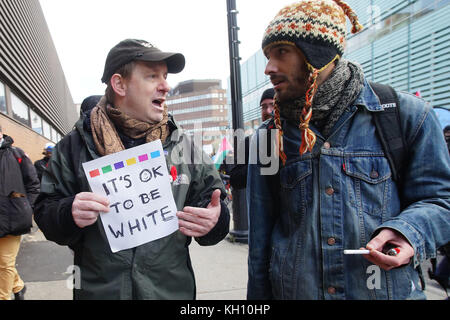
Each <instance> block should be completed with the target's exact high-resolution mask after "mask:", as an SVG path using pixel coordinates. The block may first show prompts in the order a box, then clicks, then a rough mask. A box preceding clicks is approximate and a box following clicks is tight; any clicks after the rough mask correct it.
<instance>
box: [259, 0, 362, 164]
mask: <svg viewBox="0 0 450 320" xmlns="http://www.w3.org/2000/svg"><path fill="white" fill-rule="evenodd" d="M346 16H347V17H348V18H349V20H350V21H351V23H352V26H353V27H352V30H351V31H352V33H356V32H359V31H360V30H362V29H363V26H362V25H361V24H360V23H359V22H358V18H357V16H356V14H355V13H354V11H353V10H352V9H351V8H350V6H349V5H348V4H346V3H345V2H344V1H341V0H300V1H298V2H296V3H293V4H291V5H288V6H286V7H284V8H283V9H281V10H280V12H279V13H278V14H277V15H276V16H275V18H274V19H273V20H272V21H271V22H270V23H269V26H268V27H267V28H266V31H265V33H264V37H263V41H262V49H263V51H264V52H266V50H267V49H268V48H269V47H270V46H273V45H276V44H281V43H285V44H290V45H294V46H296V47H297V48H299V49H300V50H301V51H302V53H303V55H304V56H305V59H306V61H305V63H306V65H307V66H308V69H309V71H310V74H309V77H308V87H307V91H306V100H305V105H304V107H303V110H302V113H301V117H300V124H299V129H300V130H301V132H302V137H303V139H302V144H301V146H300V154H304V153H306V152H307V151H311V150H312V148H313V146H314V144H315V141H316V136H315V134H314V133H313V132H312V130H311V129H309V121H310V119H311V115H312V101H313V98H314V94H315V92H316V91H317V83H316V82H317V76H318V75H319V73H320V72H321V71H323V70H324V69H325V68H327V67H328V66H329V65H330V64H331V63H333V62H334V61H335V60H336V59H340V58H341V57H342V55H343V54H344V49H345V38H346V30H347V28H346V18H345V17H346ZM275 102H277V101H276V99H275ZM279 113H280V112H279V108H278V105H277V103H276V104H275V124H276V126H277V129H279V132H280V136H279V140H278V143H279V152H280V157H281V159H282V160H283V162H285V160H286V159H285V155H284V152H283V146H282V134H283V131H282V130H281V121H280V119H279Z"/></svg>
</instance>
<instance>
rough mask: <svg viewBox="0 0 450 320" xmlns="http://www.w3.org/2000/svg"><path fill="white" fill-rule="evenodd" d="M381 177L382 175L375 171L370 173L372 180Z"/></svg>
mask: <svg viewBox="0 0 450 320" xmlns="http://www.w3.org/2000/svg"><path fill="white" fill-rule="evenodd" d="M379 176H380V174H379V173H378V172H377V171H375V170H372V172H371V173H370V177H371V178H372V179H376V178H378V177H379Z"/></svg>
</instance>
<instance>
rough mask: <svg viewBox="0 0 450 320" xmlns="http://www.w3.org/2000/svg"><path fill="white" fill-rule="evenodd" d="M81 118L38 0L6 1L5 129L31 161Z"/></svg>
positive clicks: (0, 4)
mask: <svg viewBox="0 0 450 320" xmlns="http://www.w3.org/2000/svg"><path fill="white" fill-rule="evenodd" d="M77 118H78V114H77V112H76V108H75V105H74V103H73V100H72V96H71V94H70V91H69V88H68V86H67V82H66V80H65V77H64V73H63V70H62V67H61V64H60V63H59V59H58V56H57V53H56V49H55V47H54V44H53V41H52V38H51V36H50V32H49V30H48V27H47V23H46V21H45V18H44V14H43V12H42V9H41V7H40V4H39V1H37V0H14V1H12V0H10V1H0V125H1V126H2V128H3V132H4V133H5V134H7V135H10V136H12V137H13V139H14V140H15V143H14V145H15V146H18V147H20V148H22V149H24V150H25V152H26V153H27V154H28V155H29V157H30V158H31V160H33V161H35V160H38V159H40V158H42V154H41V153H42V150H43V147H44V145H45V144H46V143H47V142H54V143H56V142H58V141H59V140H60V139H61V137H63V136H64V135H65V134H67V133H68V132H69V131H70V130H71V128H72V126H73V124H74V123H75V121H76V120H77Z"/></svg>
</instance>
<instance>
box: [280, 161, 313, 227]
mask: <svg viewBox="0 0 450 320" xmlns="http://www.w3.org/2000/svg"><path fill="white" fill-rule="evenodd" d="M311 173H312V162H311V160H303V161H298V162H295V163H293V164H291V165H288V166H287V167H284V168H282V169H281V171H280V184H281V190H280V192H281V195H280V196H281V199H282V206H283V207H282V210H286V209H287V210H288V211H289V216H290V218H291V219H293V221H294V222H295V223H299V222H300V221H301V217H302V215H303V214H305V211H306V205H307V203H308V201H310V199H311V189H312V183H311V179H312V175H311Z"/></svg>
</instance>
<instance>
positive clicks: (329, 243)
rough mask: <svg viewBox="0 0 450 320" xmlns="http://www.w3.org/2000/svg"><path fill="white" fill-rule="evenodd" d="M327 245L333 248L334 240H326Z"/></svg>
mask: <svg viewBox="0 0 450 320" xmlns="http://www.w3.org/2000/svg"><path fill="white" fill-rule="evenodd" d="M327 243H328V245H329V246H334V245H335V244H336V239H335V238H328V240H327Z"/></svg>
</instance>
